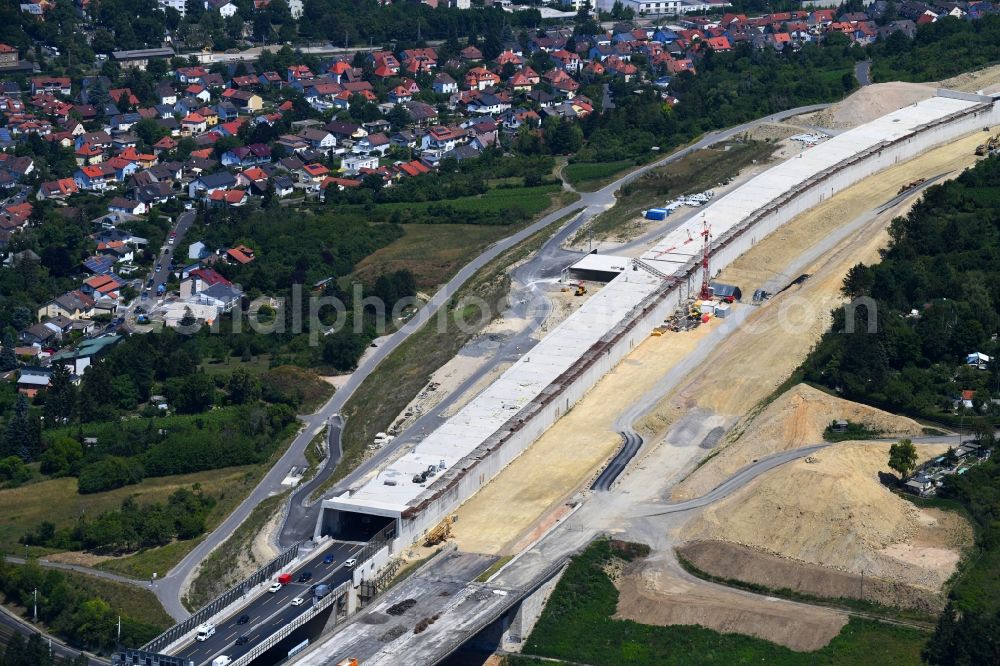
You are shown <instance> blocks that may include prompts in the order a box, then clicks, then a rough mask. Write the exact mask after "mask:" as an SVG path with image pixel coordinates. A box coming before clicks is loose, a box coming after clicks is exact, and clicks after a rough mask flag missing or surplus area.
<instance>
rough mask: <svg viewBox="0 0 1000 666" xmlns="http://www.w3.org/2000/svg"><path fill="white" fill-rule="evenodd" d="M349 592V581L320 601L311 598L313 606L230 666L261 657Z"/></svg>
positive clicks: (237, 665)
mask: <svg viewBox="0 0 1000 666" xmlns="http://www.w3.org/2000/svg"><path fill="white" fill-rule="evenodd" d="M350 591H351V581H346V582H344V583H341V584H340V585H338V586H337V587H336V588H335V589H333V590H332V591H330V593H329V594H327V595H326V596H324V597H323V598H322V599H316V598H315V597H313V605H312V606H311V607H310V608H309V610H307V611H306V612H305V613H302V614H301V615H299V616H298V617H296V618H295V619H294V620H292V621H291V622H289V623H288V624H286V625H285V626H283V627H281V628H280V629H278V630H277V631H275V632H274V633H272V634H271V635H269V636H268V637H267V638H264V639H263V640H261V641H260V642H259V643H258V644H256V645H255V646H254V647H253V649H252V650H250V651H249V652H247V653H246V654H245V655H243V656H242V657H238V658H237V659H234V660H233V662H232V663H231V664H230V666H245V665H246V664H249V663H250V662H252V661H253V660H254V659H256V658H257V657H259V656H261V655H262V654H264V653H265V652H267V651H268V650H270V649H271V648H272V647H274V646H275V645H277V644H278V642H279V641H281V640H282V639H284V638H285V637H286V636H288V635H290V634H291V633H292V632H293V631H295V630H296V629H298V628H299V627H301V626H302V625H303V624H305V623H306V622H309V621H310V620H311V619H313V618H314V617H316V615H318V614H319V613H320V612H321V611H323V610H326V609H327V608H329V607H330V606H331V605H333V604H334V603H335V602H336V601H338V600H340V599H342V598H344V597H346V596H347V595H348V594H350Z"/></svg>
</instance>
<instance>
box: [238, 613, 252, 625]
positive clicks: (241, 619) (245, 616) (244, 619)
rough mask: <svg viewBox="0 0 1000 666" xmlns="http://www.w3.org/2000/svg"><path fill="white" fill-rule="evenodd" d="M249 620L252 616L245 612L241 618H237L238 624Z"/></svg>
mask: <svg viewBox="0 0 1000 666" xmlns="http://www.w3.org/2000/svg"><path fill="white" fill-rule="evenodd" d="M249 621H250V616H249V615H246V614H243V615H240V619H238V620H236V624H246V623H247V622H249Z"/></svg>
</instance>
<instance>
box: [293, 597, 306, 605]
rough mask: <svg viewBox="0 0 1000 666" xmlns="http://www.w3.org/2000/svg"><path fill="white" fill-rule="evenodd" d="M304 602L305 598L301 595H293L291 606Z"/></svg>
mask: <svg viewBox="0 0 1000 666" xmlns="http://www.w3.org/2000/svg"><path fill="white" fill-rule="evenodd" d="M305 602H306V600H305V599H304V598H303V597H295V598H294V599H292V605H293V606H301V605H302V604H304V603H305Z"/></svg>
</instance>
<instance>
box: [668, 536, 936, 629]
mask: <svg viewBox="0 0 1000 666" xmlns="http://www.w3.org/2000/svg"><path fill="white" fill-rule="evenodd" d="M677 552H678V553H679V554H680V555H681V556H683V557H684V559H686V560H688V561H689V562H691V563H692V564H694V565H695V566H696V567H698V568H699V569H701V570H702V571H704V572H706V573H709V574H711V575H713V576H718V577H719V578H725V579H729V580H740V581H743V582H745V583H753V584H754V585H762V586H764V587H766V588H768V589H771V590H791V591H793V592H798V593H799V594H808V595H810V596H813V597H825V598H828V599H864V600H866V601H874V602H877V603H880V604H883V605H885V606H896V607H898V608H912V609H916V610H920V611H923V612H925V613H931V614H933V613H938V612H940V611H941V609H942V608H943V607H944V595H942V594H940V593H936V592H931V591H930V590H925V589H921V588H916V587H911V586H909V585H905V584H903V583H896V582H892V581H885V580H881V579H878V578H874V577H872V576H867V575H866V576H861V575H860V574H855V573H850V572H847V571H839V570H836V569H829V568H827V567H823V566H819V565H817V564H806V563H804V562H796V561H795V560H790V559H787V558H784V557H778V556H777V555H772V554H770V553H765V552H763V551H760V550H757V549H755V548H749V547H747V546H742V545H740V544H735V543H729V542H726V541H693V542H690V543H687V544H684V545H682V546H680V547H679V548H678V549H677Z"/></svg>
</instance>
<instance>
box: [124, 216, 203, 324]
mask: <svg viewBox="0 0 1000 666" xmlns="http://www.w3.org/2000/svg"><path fill="white" fill-rule="evenodd" d="M195 217H196V214H195V212H194V211H193V210H186V211H184V212H183V213H181V214H180V215H178V216H177V221H176V222H174V226H173V227H171V229H170V231H172V232H174V233H176V234H177V236H176V237H175V238H174V242H173V243H171V242H170V237H169V236H168V237H167V241H166V242H165V243H164V244H163V247H161V248H160V251H159V253H158V254H157V255H156V262H155V263H154V264H153V269H152V270H151V271H150V272H149V274H148V275H147V276H146V277H145V278H144V281H143V283H142V289H141V291H142V295H141V296H140V297H139V298H137V299H135V300H134V301H133V302H132V303H131V304H130V306H129V308H128V310H126V311H125V313H124V314H123V316H126V317H127V316H128V315H130V314H131V313H132V312H133V311H134V310H135V308H137V307H139V306H142V308H143V309H144V310H146V311H147V312H149V311H151V310H152V309H153V307H154V306H155V304H156V301H157V300H158V297H157V295H156V286H157V285H159V284H166V283H167V281H168V280H169V278H170V261H171V259H173V257H174V253H175V252H177V251H178V250H179V248H180V246H181V243H182V241H183V240H184V235H185V234H186V233H187V231H188V229H190V228H191V224H192V223H193V222H194V220H195ZM180 255H181V258H180V260H179V261H178V266H181V267H182V266H184V265H185V264H186V263H187V252H185V251H183V250H181V251H180ZM157 266H159V270H157Z"/></svg>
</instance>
